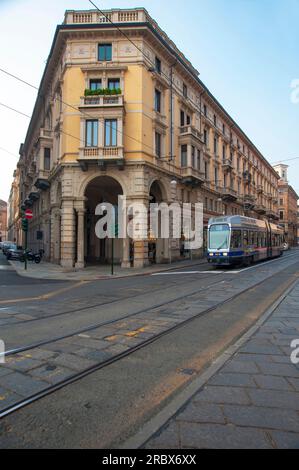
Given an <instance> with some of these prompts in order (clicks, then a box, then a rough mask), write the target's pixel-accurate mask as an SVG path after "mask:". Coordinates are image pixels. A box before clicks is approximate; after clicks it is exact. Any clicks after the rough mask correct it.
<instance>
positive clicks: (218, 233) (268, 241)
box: [207, 215, 284, 266]
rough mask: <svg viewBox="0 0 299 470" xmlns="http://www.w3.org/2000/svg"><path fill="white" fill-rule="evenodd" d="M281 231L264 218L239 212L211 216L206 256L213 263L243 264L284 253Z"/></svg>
mask: <svg viewBox="0 0 299 470" xmlns="http://www.w3.org/2000/svg"><path fill="white" fill-rule="evenodd" d="M283 242H284V231H283V228H282V227H280V226H279V225H276V224H272V223H270V222H268V221H267V220H258V219H252V218H249V217H243V216H240V215H232V216H223V217H213V218H211V219H210V220H209V225H208V250H207V259H208V262H209V263H213V264H215V265H245V266H249V265H250V264H251V263H253V262H255V261H261V260H264V259H269V258H275V257H279V256H281V255H282V254H283Z"/></svg>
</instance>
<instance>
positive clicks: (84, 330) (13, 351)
mask: <svg viewBox="0 0 299 470" xmlns="http://www.w3.org/2000/svg"><path fill="white" fill-rule="evenodd" d="M285 259H286V258H279V259H276V260H271V261H272V262H273V261H283V260H285ZM263 264H265V263H262V264H259V265H257V267H261V266H263ZM275 275H276V273H274V274H273V275H271V276H269V277H268V278H267V279H270V278H271V277H272V276H275ZM208 277H209V276H205V277H204V279H206V278H208ZM232 279H234V276H233V277H232V278H230V277H228V278H227V281H230V280H232ZM220 282H224V281H220ZM261 282H263V281H261ZM188 283H189V282H188ZM218 283H219V281H218V280H216V281H215V282H213V283H211V284H209V285H208V286H205V287H201V288H199V289H198V288H197V289H196V290H194V291H192V292H189V293H188V294H184V295H180V296H178V297H176V298H174V299H171V300H167V301H165V302H162V303H159V304H154V305H151V306H150V307H147V308H145V309H141V310H137V311H136V312H133V313H129V314H127V315H125V316H123V317H118V318H115V319H113V320H108V321H105V322H101V323H95V324H93V325H89V326H86V327H84V328H80V329H78V330H76V331H73V332H71V333H67V334H65V335H61V336H56V337H54V338H49V339H46V340H43V341H37V342H36V343H31V344H29V345H26V346H20V347H18V348H14V349H10V350H8V351H6V352H5V356H12V355H14V354H18V353H21V352H25V351H29V350H31V349H35V348H38V347H41V346H45V345H47V344H50V343H55V342H57V341H61V340H63V339H67V338H70V337H72V336H76V335H79V334H82V333H87V332H89V331H92V330H95V329H97V328H100V327H102V326H108V325H113V324H114V323H117V322H119V321H122V320H127V319H128V318H133V317H134V316H136V315H139V314H142V313H145V312H148V311H150V310H153V309H156V308H160V307H164V306H165V305H168V304H171V303H174V302H177V301H179V300H182V299H184V298H187V297H189V296H192V295H195V294H197V293H198V292H202V291H204V290H206V289H208V288H210V287H213V286H214V285H216V284H218ZM255 285H258V284H255ZM159 290H165V287H164V288H162V289H159ZM244 292H245V291H244ZM139 295H142V294H136V296H130V298H134V297H138V296H139ZM122 300H123V299H118V300H116V301H122ZM124 300H126V299H124ZM116 301H112V302H111V303H114V302H116ZM100 305H101V304H100ZM102 305H103V304H102ZM89 308H92V307H82V311H84V310H85V309H89ZM68 313H70V312H68ZM18 323H20V322H18ZM18 323H14V325H16V324H18ZM25 323H26V322H25ZM2 326H3V325H2ZM2 355H4V354H2ZM0 356H1V355H0Z"/></svg>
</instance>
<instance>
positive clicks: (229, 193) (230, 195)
mask: <svg viewBox="0 0 299 470" xmlns="http://www.w3.org/2000/svg"><path fill="white" fill-rule="evenodd" d="M216 189H217V191H218V192H219V194H220V197H221V199H222V200H223V201H225V202H235V201H236V200H237V199H238V194H237V191H235V190H234V189H233V188H231V187H224V186H217V187H216Z"/></svg>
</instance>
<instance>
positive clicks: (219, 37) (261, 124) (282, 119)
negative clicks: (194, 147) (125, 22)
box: [0, 0, 299, 199]
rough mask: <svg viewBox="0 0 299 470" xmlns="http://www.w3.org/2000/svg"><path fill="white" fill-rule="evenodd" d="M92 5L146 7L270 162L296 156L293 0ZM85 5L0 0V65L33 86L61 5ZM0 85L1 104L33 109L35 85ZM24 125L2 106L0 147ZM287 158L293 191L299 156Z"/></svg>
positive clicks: (296, 9) (21, 134)
mask: <svg viewBox="0 0 299 470" xmlns="http://www.w3.org/2000/svg"><path fill="white" fill-rule="evenodd" d="M96 3H97V0H96ZM97 4H98V6H99V7H100V8H102V9H105V8H106V9H108V8H118V7H122V8H127V7H135V6H144V7H145V8H147V9H148V11H149V13H150V14H151V15H152V16H153V17H154V18H155V19H156V21H157V22H158V23H159V25H160V26H161V27H162V29H164V30H165V32H166V33H167V34H168V35H169V36H170V37H171V39H173V40H174V42H175V43H176V44H177V46H178V47H179V48H180V49H181V50H182V52H183V53H184V54H185V55H186V56H187V57H188V58H189V59H190V60H191V62H192V63H193V65H194V66H195V67H196V68H197V69H198V70H199V71H200V77H201V79H202V80H203V82H204V83H205V84H206V85H207V86H208V88H209V89H210V90H211V92H212V93H213V94H214V95H215V97H216V98H217V99H218V100H219V101H220V102H221V104H222V105H223V106H224V107H225V108H226V110H227V111H228V112H229V113H230V114H231V116H232V117H233V118H234V119H235V120H236V121H237V122H238V124H239V125H240V127H241V128H242V129H243V130H244V131H245V132H246V133H247V135H248V136H249V138H250V139H251V140H252V141H253V142H254V143H255V144H256V146H257V147H258V148H259V149H260V151H261V152H262V153H263V154H264V156H265V157H266V158H267V159H268V160H269V161H270V162H277V161H280V160H285V159H290V158H294V157H299V128H298V127H299V125H298V124H299V102H298V103H294V102H292V100H291V93H292V89H291V83H292V81H293V80H296V79H297V80H299V60H298V57H299V28H298V24H299V0H187V1H185V2H182V1H178V0H171V1H169V0H165V1H163V2H161V0H151V1H144V2H143V3H142V4H139V5H138V4H136V2H135V1H134V2H133V1H131V0H118V1H114V0H109V1H99V2H98V3H97ZM88 8H92V6H91V5H90V3H89V2H88V0H71V1H68V0H67V1H64V0H51V1H48V0H47V1H45V0H40V1H37V0H0V44H1V55H0V67H1V68H4V69H7V70H9V71H10V72H12V73H15V74H16V75H21V76H22V77H23V78H24V79H25V80H27V81H29V82H31V83H33V84H37V85H38V84H39V82H40V79H41V75H42V73H43V69H44V65H45V60H46V58H47V55H48V53H49V49H50V46H51V43H52V39H53V34H54V31H55V26H56V24H58V23H61V22H62V21H63V16H64V11H65V10H66V9H88ZM5 46H7V47H5ZM0 85H1V86H0V102H2V103H5V104H7V105H9V106H12V107H14V108H17V109H19V110H21V111H23V112H25V113H26V114H31V112H32V108H33V105H34V101H35V96H36V92H35V91H34V90H33V89H30V88H29V87H26V86H25V85H22V84H20V83H18V82H16V81H14V80H12V79H10V78H8V77H6V76H4V75H3V74H1V73H0ZM298 96H299V93H298ZM27 126H28V120H27V119H26V118H25V117H23V116H18V115H16V114H15V113H13V112H11V111H8V110H5V109H4V108H3V107H1V106H0V129H1V131H0V132H1V133H0V147H3V148H5V149H6V150H9V151H10V152H12V153H13V154H15V155H16V156H17V155H18V149H19V144H20V142H22V141H23V140H24V138H25V134H26V129H27ZM0 158H1V169H2V171H1V173H0V198H1V199H7V198H8V194H9V189H10V184H11V180H12V173H13V170H14V168H15V165H16V162H17V158H15V157H14V156H12V155H9V154H8V153H5V152H4V151H3V150H1V149H0ZM288 164H289V165H290V168H289V181H290V183H291V184H292V185H293V186H294V188H295V189H296V191H297V192H298V193H299V159H298V160H294V161H290V162H288Z"/></svg>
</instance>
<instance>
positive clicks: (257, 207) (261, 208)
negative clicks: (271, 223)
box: [254, 204, 267, 215]
mask: <svg viewBox="0 0 299 470" xmlns="http://www.w3.org/2000/svg"><path fill="white" fill-rule="evenodd" d="M254 210H255V211H256V212H257V213H258V214H260V215H264V214H266V212H267V208H266V206H264V204H256V205H255V207H254Z"/></svg>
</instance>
